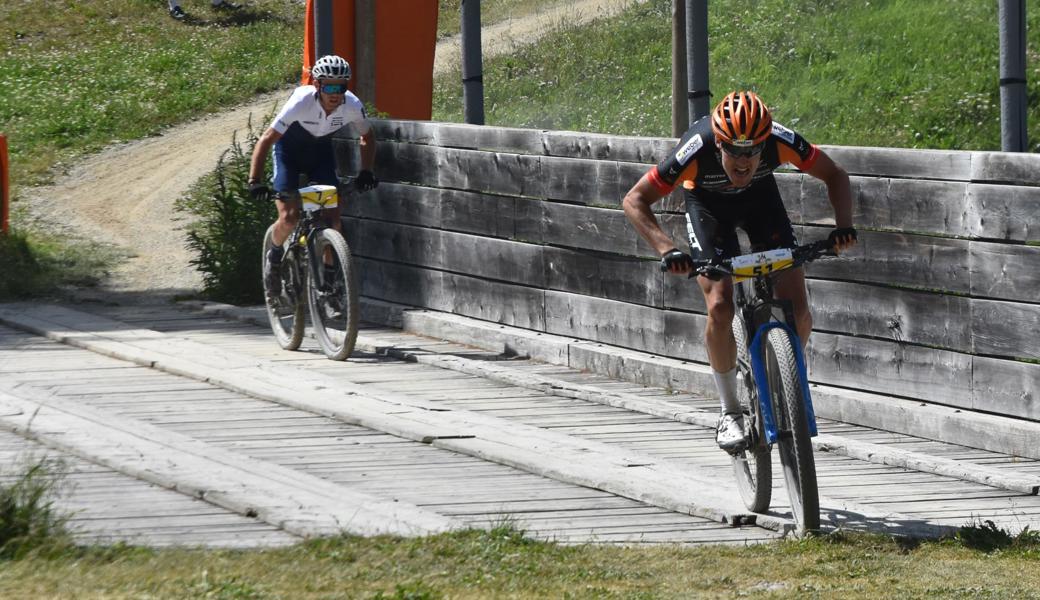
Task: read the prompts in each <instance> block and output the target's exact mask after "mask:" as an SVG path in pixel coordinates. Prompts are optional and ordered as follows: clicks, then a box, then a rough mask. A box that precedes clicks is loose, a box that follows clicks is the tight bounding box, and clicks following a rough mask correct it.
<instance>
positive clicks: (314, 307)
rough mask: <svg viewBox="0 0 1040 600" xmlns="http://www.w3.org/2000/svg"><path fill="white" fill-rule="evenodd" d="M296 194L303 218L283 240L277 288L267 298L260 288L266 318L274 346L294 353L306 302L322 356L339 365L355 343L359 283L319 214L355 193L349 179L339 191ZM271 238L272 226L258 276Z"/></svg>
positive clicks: (320, 188)
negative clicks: (265, 308)
mask: <svg viewBox="0 0 1040 600" xmlns="http://www.w3.org/2000/svg"><path fill="white" fill-rule="evenodd" d="M340 191H342V194H341V193H340ZM299 193H300V202H301V205H302V211H301V213H302V214H301V215H300V220H299V221H298V222H297V223H296V227H295V228H294V229H293V231H292V233H291V234H289V237H288V238H287V239H286V241H285V244H284V247H285V254H284V255H283V258H282V262H281V265H280V266H279V267H278V269H279V273H280V277H281V281H282V286H281V287H282V289H281V291H280V293H278V294H272V293H271V290H268V289H267V287H266V283H265V284H264V286H265V287H264V297H265V303H266V305H267V316H268V318H269V319H270V321H271V330H272V331H273V332H274V337H275V339H276V340H277V341H278V345H279V346H281V347H282V348H284V349H286V350H296V349H297V348H299V347H300V344H301V342H302V341H303V333H304V315H303V312H304V308H303V307H304V303H303V298H304V297H306V299H307V306H308V309H309V312H310V320H311V325H312V326H313V329H314V337H315V338H316V339H317V340H318V345H320V346H321V349H322V352H324V353H325V356H327V357H329V358H330V359H332V360H344V359H346V358H347V357H348V356H350V353H351V352H352V351H353V350H354V344H355V343H356V342H357V333H358V318H359V314H360V312H361V306H360V301H359V300H358V284H357V280H356V275H355V269H354V261H353V258H352V255H351V252H350V246H349V245H348V244H347V241H346V240H345V239H344V238H343V236H342V235H341V234H340V232H338V231H336V230H335V229H333V228H332V227H329V226H328V225H326V223H325V220H324V219H323V218H322V210H324V209H327V208H335V207H336V206H337V205H338V203H339V200H340V198H341V196H347V197H349V196H350V195H352V194H353V193H354V187H353V184H352V182H351V181H349V180H348V181H346V182H345V184H344V185H342V186H340V188H339V190H337V187H336V186H332V185H311V186H307V187H303V188H300V190H299ZM273 235H274V225H272V226H271V227H269V228H268V229H267V233H266V234H265V235H264V246H263V251H262V252H261V254H262V255H263V258H262V261H263V264H262V265H261V266H262V267H263V271H262V272H266V270H267V249H268V248H270V247H271V245H272V242H271V239H272V237H273Z"/></svg>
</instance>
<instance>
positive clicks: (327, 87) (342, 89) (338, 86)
mask: <svg viewBox="0 0 1040 600" xmlns="http://www.w3.org/2000/svg"><path fill="white" fill-rule="evenodd" d="M321 91H322V92H324V93H326V94H345V93H346V92H347V84H345V83H323V84H321Z"/></svg>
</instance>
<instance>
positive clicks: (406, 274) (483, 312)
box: [357, 258, 545, 331]
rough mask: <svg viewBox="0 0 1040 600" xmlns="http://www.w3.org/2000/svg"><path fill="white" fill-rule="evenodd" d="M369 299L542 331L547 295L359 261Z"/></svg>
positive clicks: (490, 283)
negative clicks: (544, 299) (545, 297)
mask: <svg viewBox="0 0 1040 600" xmlns="http://www.w3.org/2000/svg"><path fill="white" fill-rule="evenodd" d="M357 263H358V265H359V267H360V268H359V272H360V273H361V290H362V293H363V294H364V295H366V296H370V297H373V298H379V299H381V300H387V301H390V302H396V303H400V304H409V305H413V306H423V307H426V308H432V309H434V310H440V311H444V312H452V313H456V314H460V315H465V316H469V317H474V318H477V319H482V320H485V321H492V322H495V323H502V324H505V325H513V326H515V327H523V328H525V329H535V330H538V331H544V328H545V327H544V323H545V321H544V319H545V317H544V313H543V305H544V301H543V299H542V298H543V295H544V293H545V292H544V291H543V290H540V289H536V288H529V287H524V286H518V285H509V284H505V283H497V282H493V281H487V280H482V279H477V278H474V277H466V276H464V275H455V274H452V273H445V272H443V271H435V270H430V269H420V268H415V267H409V266H405V265H395V264H391V263H386V262H381V261H374V260H369V259H365V258H360V259H358V261H357Z"/></svg>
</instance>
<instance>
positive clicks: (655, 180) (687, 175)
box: [646, 160, 697, 196]
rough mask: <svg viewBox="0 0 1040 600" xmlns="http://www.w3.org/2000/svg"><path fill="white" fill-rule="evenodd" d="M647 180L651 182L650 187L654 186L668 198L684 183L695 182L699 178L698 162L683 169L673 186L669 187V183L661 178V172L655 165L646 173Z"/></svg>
mask: <svg viewBox="0 0 1040 600" xmlns="http://www.w3.org/2000/svg"><path fill="white" fill-rule="evenodd" d="M646 178H647V180H648V181H650V185H652V186H654V189H656V190H657V191H658V192H660V193H661V195H662V196H667V195H668V194H671V193H672V190H674V189H675V186H677V185H679V184H680V183H682V182H684V181H693V180H695V179H696V178H697V161H696V160H693V161H690V164H689V165H687V166H686V168H685V169H683V171H682V173H680V174H679V178H678V179H677V180H676V181H675V183H674V184H673V185H668V182H667V181H665V180H664V179H663V178H662V177H661V172H660V171H658V170H657V165H654V167H653V168H652V169H650V170H649V171H647V172H646Z"/></svg>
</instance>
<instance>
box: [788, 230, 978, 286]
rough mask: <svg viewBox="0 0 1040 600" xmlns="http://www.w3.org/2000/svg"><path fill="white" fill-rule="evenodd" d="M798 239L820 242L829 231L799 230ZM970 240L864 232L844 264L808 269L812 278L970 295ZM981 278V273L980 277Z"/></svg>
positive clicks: (818, 264) (829, 262) (823, 264)
mask: <svg viewBox="0 0 1040 600" xmlns="http://www.w3.org/2000/svg"><path fill="white" fill-rule="evenodd" d="M795 232H796V234H797V235H798V238H799V241H803V242H807V241H809V240H815V239H822V238H824V237H826V235H827V233H829V229H822V230H821V229H820V228H816V227H813V228H809V227H802V226H796V227H795ZM970 244H971V243H970V242H968V241H966V240H952V239H944V238H936V237H932V236H921V235H909V234H902V233H886V232H872V231H864V230H861V231H860V233H859V244H857V246H856V248H855V249H854V250H852V251H851V252H850V253H848V254H847V255H845V256H843V257H842V259H841V260H831V259H825V260H820V261H817V262H814V263H812V264H810V265H807V266H806V275H807V276H809V277H813V278H823V279H844V280H849V279H852V280H855V281H862V282H868V283H882V284H887V285H899V286H906V287H914V288H921V289H926V290H931V291H934V290H943V291H946V292H956V293H961V294H966V293H968V292H969V290H970V288H971V286H972V278H973V277H975V276H976V275H975V271H974V270H973V268H972V266H973V256H972V255H970V252H971V249H970ZM979 277H981V274H980V275H979Z"/></svg>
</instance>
